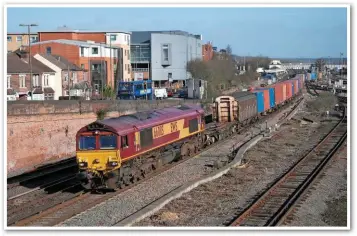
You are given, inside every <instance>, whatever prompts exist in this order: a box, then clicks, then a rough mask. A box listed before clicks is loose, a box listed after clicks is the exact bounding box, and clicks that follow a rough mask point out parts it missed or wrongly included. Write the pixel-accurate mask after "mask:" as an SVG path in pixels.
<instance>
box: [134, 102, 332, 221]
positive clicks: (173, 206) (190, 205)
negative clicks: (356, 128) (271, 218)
mask: <svg viewBox="0 0 357 236" xmlns="http://www.w3.org/2000/svg"><path fill="white" fill-rule="evenodd" d="M319 102H321V101H319ZM306 114H310V115H313V116H314V120H315V122H314V123H309V122H302V121H300V120H299V117H302V116H304V115H306ZM295 118H296V119H295V120H291V121H289V122H287V123H286V124H284V125H282V126H281V131H280V132H279V133H278V134H276V135H274V136H273V137H271V138H270V139H265V140H263V141H261V142H259V143H258V144H257V145H256V146H255V147H253V148H252V149H250V150H248V151H247V152H246V154H245V155H244V159H245V160H246V161H247V162H248V164H247V167H246V168H235V169H232V170H231V171H229V172H228V173H227V174H226V175H224V176H222V177H221V178H218V179H216V180H214V181H212V182H210V183H206V184H203V185H201V186H198V187H197V188H195V189H193V190H192V191H190V192H188V193H186V194H184V195H183V196H182V197H180V198H178V199H175V200H173V201H171V202H170V203H169V204H167V205H166V206H165V207H163V208H162V209H161V210H159V211H158V212H156V213H155V214H153V215H152V216H149V217H146V218H145V219H143V220H142V221H140V222H137V223H136V224H134V225H133V226H223V225H224V223H226V222H227V221H229V220H231V219H232V218H233V217H234V216H235V215H236V214H237V213H238V212H240V211H241V210H243V209H244V208H245V207H246V206H247V205H248V204H249V203H250V202H251V201H252V199H253V198H254V197H255V196H256V195H257V194H259V193H261V192H263V191H264V189H266V188H267V187H268V186H269V184H271V183H272V182H273V181H274V180H275V179H276V178H277V177H278V176H280V175H281V174H283V173H285V171H287V170H288V169H289V167H290V166H291V165H292V163H293V162H296V161H297V160H299V159H300V158H301V157H302V156H303V155H304V154H306V153H307V152H308V151H309V150H310V149H311V148H313V146H314V145H315V144H317V143H318V142H319V141H320V139H321V138H322V137H323V136H324V135H325V134H327V133H328V132H329V131H330V130H331V128H332V127H333V126H334V125H335V124H336V123H337V121H334V122H333V121H332V122H326V123H320V122H318V121H319V120H320V119H321V118H323V117H321V115H320V113H317V114H315V113H313V112H309V113H304V112H301V113H300V114H298V115H297V116H296V117H295ZM306 140H308V142H306Z"/></svg>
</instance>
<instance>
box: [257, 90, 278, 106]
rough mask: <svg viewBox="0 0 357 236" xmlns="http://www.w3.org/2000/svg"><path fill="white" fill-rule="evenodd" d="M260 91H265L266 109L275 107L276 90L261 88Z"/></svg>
mask: <svg viewBox="0 0 357 236" xmlns="http://www.w3.org/2000/svg"><path fill="white" fill-rule="evenodd" d="M257 90H259V91H263V93H264V111H267V110H269V109H271V108H273V107H275V90H274V88H271V87H269V88H259V89H257Z"/></svg>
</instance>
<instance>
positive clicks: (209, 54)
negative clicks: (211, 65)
mask: <svg viewBox="0 0 357 236" xmlns="http://www.w3.org/2000/svg"><path fill="white" fill-rule="evenodd" d="M212 59H213V46H212V43H211V42H208V43H206V44H204V45H202V60H203V61H210V60H212Z"/></svg>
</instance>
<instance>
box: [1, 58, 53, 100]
mask: <svg viewBox="0 0 357 236" xmlns="http://www.w3.org/2000/svg"><path fill="white" fill-rule="evenodd" d="M31 64H32V90H31V78H30V66H29V58H28V56H27V55H26V54H17V53H9V54H7V98H8V100H13V99H12V98H14V96H15V97H16V99H24V100H28V99H29V97H30V96H31V93H32V95H33V100H53V98H54V94H55V91H54V90H53V88H52V87H51V85H52V84H53V78H54V75H55V71H53V70H52V69H50V68H49V67H47V66H46V65H44V64H42V63H41V62H39V61H38V60H36V58H34V57H32V58H31Z"/></svg>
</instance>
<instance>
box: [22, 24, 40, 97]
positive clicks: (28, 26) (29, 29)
mask: <svg viewBox="0 0 357 236" xmlns="http://www.w3.org/2000/svg"><path fill="white" fill-rule="evenodd" d="M19 26H24V27H27V32H28V38H29V66H30V89H31V101H32V98H33V97H32V92H33V91H32V90H33V88H32V87H33V85H32V83H33V81H32V80H33V79H32V63H31V27H32V26H38V25H37V24H20V25H19Z"/></svg>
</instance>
